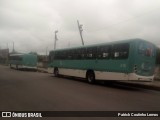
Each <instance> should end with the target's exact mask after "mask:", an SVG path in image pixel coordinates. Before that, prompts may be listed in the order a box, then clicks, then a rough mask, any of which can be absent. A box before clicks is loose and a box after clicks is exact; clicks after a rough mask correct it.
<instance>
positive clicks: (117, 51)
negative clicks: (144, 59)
mask: <svg viewBox="0 0 160 120" xmlns="http://www.w3.org/2000/svg"><path fill="white" fill-rule="evenodd" d="M128 55H129V44H128V43H122V44H116V45H113V46H112V59H127V58H128Z"/></svg>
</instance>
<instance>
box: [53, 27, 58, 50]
mask: <svg viewBox="0 0 160 120" xmlns="http://www.w3.org/2000/svg"><path fill="white" fill-rule="evenodd" d="M57 33H58V30H56V31H55V40H54V50H55V49H56V41H57V40H58V38H57Z"/></svg>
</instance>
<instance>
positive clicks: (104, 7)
mask: <svg viewBox="0 0 160 120" xmlns="http://www.w3.org/2000/svg"><path fill="white" fill-rule="evenodd" d="M77 20H79V22H80V24H83V38H84V43H85V44H86V45H88V44H95V43H103V42H108V41H118V40H122V39H130V38H142V39H146V40H148V41H151V42H153V43H155V44H157V45H159V46H160V0H0V48H1V49H2V48H7V44H8V47H9V48H10V51H12V43H13V41H14V43H15V50H16V51H18V52H30V51H34V52H38V53H40V54H45V53H46V49H48V51H49V50H52V49H53V46H54V31H55V30H58V33H57V36H58V41H57V48H66V47H73V46H81V39H80V35H79V31H78V27H77Z"/></svg>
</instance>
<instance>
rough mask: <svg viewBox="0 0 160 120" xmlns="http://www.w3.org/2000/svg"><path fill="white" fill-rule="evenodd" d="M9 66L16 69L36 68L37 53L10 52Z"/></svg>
mask: <svg viewBox="0 0 160 120" xmlns="http://www.w3.org/2000/svg"><path fill="white" fill-rule="evenodd" d="M9 65H10V68H16V69H24V68H27V69H37V55H35V54H30V53H29V54H21V53H17V54H10V56H9Z"/></svg>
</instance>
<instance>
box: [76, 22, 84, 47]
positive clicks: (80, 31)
mask: <svg viewBox="0 0 160 120" xmlns="http://www.w3.org/2000/svg"><path fill="white" fill-rule="evenodd" d="M77 24H78V29H79V34H80V37H81V40H82V45H84V41H83V37H82V31H83V28H82V26H83V25H81V24H79V21H78V20H77Z"/></svg>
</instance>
